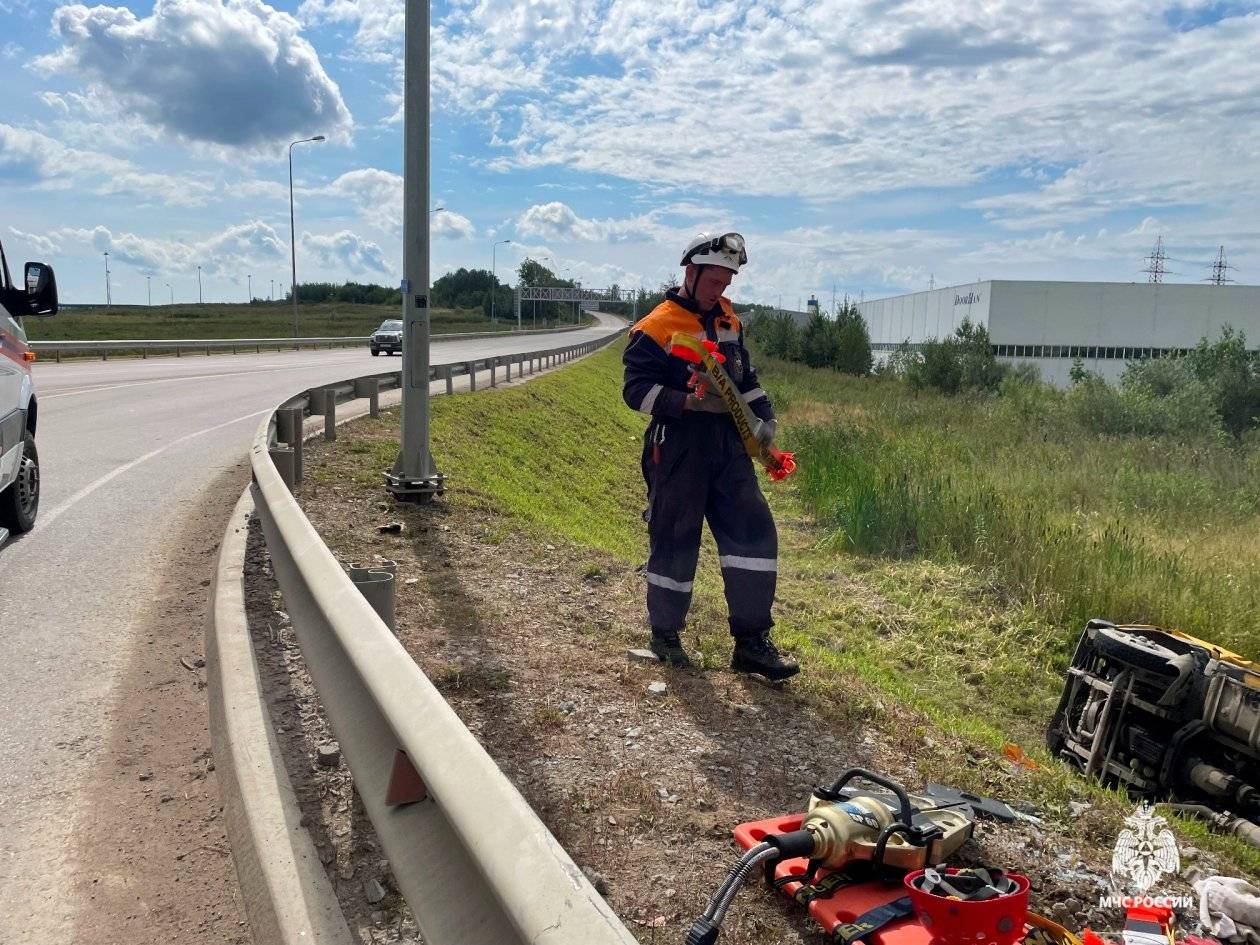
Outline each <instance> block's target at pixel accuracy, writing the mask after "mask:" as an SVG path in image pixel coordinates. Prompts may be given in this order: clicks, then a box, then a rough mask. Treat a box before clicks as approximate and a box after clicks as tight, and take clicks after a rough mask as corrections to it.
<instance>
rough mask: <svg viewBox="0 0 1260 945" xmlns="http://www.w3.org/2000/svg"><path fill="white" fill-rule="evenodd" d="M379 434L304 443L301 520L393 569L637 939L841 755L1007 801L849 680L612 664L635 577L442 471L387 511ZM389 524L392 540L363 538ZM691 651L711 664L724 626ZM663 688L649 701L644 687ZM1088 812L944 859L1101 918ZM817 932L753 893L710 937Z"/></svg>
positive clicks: (426, 629) (782, 938) (1103, 846)
mask: <svg viewBox="0 0 1260 945" xmlns="http://www.w3.org/2000/svg"><path fill="white" fill-rule="evenodd" d="M389 435H390V425H389V424H388V423H385V424H379V425H375V426H372V425H365V426H363V427H361V428H357V429H356V428H355V427H351V428H350V429H348V430H347V431H346V433H345V435H343V437H342V438H341V440H340V441H339V442H338V443H336V444H323V443H318V444H312V446H311V448H310V450H309V453H308V457H309V459H308V464H309V468H311V469H312V470H316V469H317V470H318V475H312V476H311V478H310V479H308V480H307V482H306V483H305V484H304V485H303V486H302V487H301V488H300V489H299V493H298V494H299V498H300V500H301V502H302V504H303V506H304V508H305V509H306V511H307V514H308V515H309V516H310V518H311V520H312V522H313V523H314V524H315V526H316V528H317V529H318V530H319V532H320V534H321V535H322V536H323V538H324V540H325V541H326V542H327V544H328V545H329V547H330V548H332V549H333V551H334V553H335V554H336V555H337V556H338V557H339V558H340V559H341V560H342V561H344V562H346V563H350V562H364V561H371V560H373V559H374V558H375V557H377V556H379V557H382V558H389V559H393V560H395V561H397V562H398V614H399V619H398V623H399V635H400V638H401V640H402V641H403V643H404V644H405V645H406V647H407V649H408V651H409V652H410V653H411V654H412V656H413V657H414V658H415V659H416V661H417V663H418V664H419V665H420V667H421V668H422V669H423V670H424V672H425V673H426V674H427V675H428V676H429V677H430V678H431V679H432V680H434V682H435V683H436V684H437V685H438V686H439V688H440V689H441V690H442V691H443V693H444V694H445V695H446V697H447V699H448V700H449V701H450V703H451V704H452V706H453V707H454V708H455V709H456V711H457V712H458V713H459V715H460V717H461V718H462V719H463V720H464V721H465V723H466V724H467V725H468V727H469V728H470V729H471V730H472V731H473V733H474V734H475V735H476V736H477V737H478V739H480V740H481V742H482V743H483V744H484V745H485V747H486V749H487V750H488V751H489V752H490V754H491V755H492V756H493V757H494V758H495V759H496V761H497V762H498V763H499V765H500V766H501V767H502V769H503V770H504V772H505V773H506V774H507V776H508V777H509V778H510V779H511V780H512V781H513V782H514V783H515V784H516V785H517V787H518V788H519V789H520V790H521V792H522V794H523V795H524V796H525V797H526V799H527V800H528V801H529V802H530V804H531V805H533V807H534V808H535V810H537V811H538V813H539V815H540V816H541V817H542V819H543V820H544V821H545V822H546V823H547V825H548V826H549V827H550V829H551V830H552V831H553V833H555V835H556V836H557V838H558V839H559V840H560V841H561V843H563V844H564V846H565V847H566V848H567V849H568V850H569V851H570V853H571V854H572V855H573V857H574V859H575V860H576V861H577V862H578V863H579V864H580V865H582V866H584V867H586V868H588V869H589V870H590V871H591V875H593V876H595V877H597V879H598V881H599V887H600V888H601V891H603V890H605V889H606V896H607V898H608V900H609V902H610V903H611V904H612V906H613V908H614V909H615V910H616V911H617V913H618V914H619V915H620V916H621V917H622V918H623V920H624V921H625V922H626V923H627V924H628V925H629V926H630V927H631V928H632V929H636V930H638V934H639V935H640V937H641V938H642V939H643V940H644V941H661V942H665V941H678V940H681V938H682V936H683V935H684V933H685V930H686V928H687V927H688V925H689V924H690V921H691V919H692V918H693V917H694V916H695V915H697V914H698V913H699V912H700V911H701V910H702V909H703V907H704V904H705V902H706V900H707V896H708V895H709V893H710V892H711V891H712V889H713V888H714V887H715V886H716V885H717V884H718V883H719V882H720V880H721V878H722V876H723V875H724V873H725V871H726V869H727V867H728V865H729V864H730V862H731V861H732V859H733V856H734V854H735V847H734V844H733V842H732V840H731V836H730V830H731V828H732V827H733V826H734V825H735V824H738V823H740V822H744V821H750V820H756V819H760V818H763V817H768V816H772V815H778V814H783V813H786V812H793V811H799V810H800V809H802V807H803V806H804V804H805V802H806V799H807V797H808V794H809V791H810V789H811V788H812V787H814V786H815V785H817V784H820V783H823V782H827V781H830V780H831V779H832V778H833V777H834V776H835V774H836V773H837V772H839V771H840V770H841V769H843V768H845V767H847V766H850V765H862V766H865V767H869V768H873V769H875V770H878V771H882V772H885V773H887V774H889V775H891V776H893V777H894V778H897V779H899V780H901V781H903V782H904V783H906V784H907V785H908V786H909V787H910V788H911V789H915V788H919V787H922V785H923V784H924V782H926V781H928V780H940V777H939V775H940V774H941V773H942V772H943V771H948V770H957V769H958V767H959V766H962V767H965V768H969V769H974V771H975V773H976V777H975V778H973V779H972V780H973V781H979V782H983V783H985V784H989V785H991V786H992V787H994V788H996V789H1000V793H1002V794H1003V795H1004V797H1005V799H1007V800H1015V799H1017V798H1018V797H1019V793H1018V792H1019V791H1020V787H1021V783H1022V781H1021V778H1022V774H1021V770H1020V769H1019V768H1018V767H1016V766H1014V765H1011V764H1010V763H1009V762H1007V761H1005V760H1003V759H1001V758H994V757H990V756H987V755H986V754H985V753H983V752H981V751H979V750H977V749H975V748H974V747H972V746H969V745H968V744H967V743H966V742H965V741H964V740H963V739H961V738H959V737H954V736H951V735H950V734H948V733H944V732H940V731H935V730H933V731H930V732H929V733H927V734H924V732H925V721H924V719H923V718H921V717H919V716H917V715H915V714H914V713H912V712H909V711H908V710H906V709H904V708H902V707H899V706H897V705H891V704H887V703H886V702H885V701H882V700H880V699H878V698H872V697H871V694H870V692H869V691H868V690H867V689H866V687H864V686H863V685H862V683H861V681H860V680H859V679H856V678H839V679H827V680H820V679H813V678H811V674H810V669H809V667H806V671H805V673H803V674H802V677H801V680H800V682H797V683H793V684H792V685H790V686H788V687H785V688H782V689H773V688H770V687H767V686H764V685H761V684H759V683H757V682H753V681H750V680H748V679H746V678H743V677H739V676H736V675H734V674H731V673H730V672H728V671H726V670H725V669H721V668H709V669H706V671H705V672H703V674H701V675H696V676H692V675H687V674H681V673H676V672H672V671H669V670H666V669H663V668H661V667H660V666H659V665H656V664H644V663H640V662H635V661H633V660H631V659H628V658H627V648H628V647H631V646H641V645H642V644H643V642H644V634H645V633H646V629H645V627H644V623H643V602H642V597H643V590H644V585H643V583H642V580H641V578H640V576H639V575H638V573H637V572H636V570H635V569H634V568H633V567H631V566H628V565H626V564H625V563H624V562H622V561H620V560H618V559H616V558H614V557H612V556H610V555H607V554H604V553H602V552H596V551H591V550H589V549H586V548H583V547H580V546H578V545H574V544H572V543H565V542H562V541H560V540H558V539H556V540H550V541H549V540H546V538H543V537H539V536H538V532H537V530H526V529H522V528H520V527H517V526H516V525H514V523H513V522H512V521H510V520H507V519H505V518H504V517H503V516H501V515H500V514H498V513H497V511H496V510H495V507H494V501H493V497H492V496H487V495H480V494H477V493H475V492H472V491H470V490H465V489H462V488H461V487H460V486H459V485H458V480H457V479H456V480H454V481H453V486H452V488H451V490H450V491H449V492H448V494H447V496H446V497H445V498H444V499H442V500H441V501H439V502H437V503H435V504H434V505H432V506H428V507H398V506H395V505H393V504H392V503H387V502H386V501H385V497H384V493H383V491H382V489H380V488H379V487H377V486H375V485H371V484H367V481H366V480H365V479H364V477H363V469H362V465H363V458H364V454H365V453H369V452H371V449H370V447H371V445H372V442H371V441H372V440H373V439H374V438H376V439H380V438H384V437H388V436H389ZM356 475H357V476H359V477H360V479H361V481H362V483H363V484H355V483H353V482H352V480H353V478H354V476H356ZM393 521H398V522H401V523H402V525H403V530H402V533H401V534H400V535H391V534H378V531H377V529H378V526H380V525H382V524H385V523H387V522H393ZM779 528H780V534H781V536H782V540H783V542H784V543H785V545H786V546H791V545H793V544H796V545H798V546H800V545H808V544H809V543H810V542H812V541H814V539H815V536H813V535H812V533H811V526H810V523H809V522H808V521H806V520H804V519H803V518H795V519H793V518H791V517H786V518H785V517H783V516H780V520H779ZM712 557H713V554H712V548H711V547H708V545H707V544H706V549H705V552H704V555H703V558H702V560H703V563H702V568H701V572H700V575H699V582H700V583H702V584H706V583H707V584H708V585H711V587H710V588H709V592H710V593H709V594H708V597H707V598H705V600H699V601H697V604H698V612H699V618H700V619H702V620H705V621H708V622H709V623H712V624H714V625H715V626H718V617H719V616H720V615H719V613H718V611H717V609H715V605H714V601H713V597H714V593H715V591H714V589H715V588H719V587H720V585H719V584H718V583H717V581H718V578H717V571H716V568H715V567H714V566H713V562H712V560H711V559H712ZM785 558H786V559H788V560H790V556H785ZM785 577H786V578H787V580H785V581H784V587H785V589H786V592H787V597H786V598H784V597H782V596H781V600H780V606H783V607H788V608H791V607H794V606H804V605H805V603H804V602H805V601H807V600H809V599H817V598H816V593H817V592H818V590H819V589H818V588H813V589H812V592H811V593H813V594H814V595H815V596H813V597H803V598H802V599H798V600H793V599H792V596H791V595H792V593H793V591H792V588H793V587H794V586H796V585H799V584H800V582H805V581H815V582H817V581H830V582H833V583H835V582H839V584H841V585H843V584H844V583H845V582H849V581H852V580H853V578H852V576H849V575H843V574H839V573H833V574H830V575H829V576H828V575H813V574H810V573H805V572H801V573H797V574H789V575H786V576H785ZM716 593H717V597H718V598H720V592H716ZM868 603H869V606H871V607H876V608H877V607H879V606H881V604H880V601H879V600H878V599H876V598H873V597H872V598H871V599H870V600H869V601H868ZM695 642H698V643H700V644H701V646H702V649H704V650H705V652H706V657H707V659H706V662H707V664H708V665H709V666H710V667H713V666H715V665H719V661H720V659H722V658H723V656H724V654H725V653H726V650H725V643H724V642H723V640H722V633H721V630H720V629H718V630H715V629H712V628H710V629H709V630H707V631H705V636H704V639H703V640H701V641H695ZM657 681H663V682H665V683H666V686H667V692H666V693H665V695H664V696H662V697H657V696H653V695H652V694H650V693H649V691H648V687H649V685H650V684H651V683H653V682H657ZM1104 824H1105V821H1103V820H1102V819H1101V818H1099V819H1097V820H1096V819H1095V814H1094V812H1092V811H1089V810H1086V811H1084V812H1083V813H1082V814H1081V815H1080V816H1079V819H1074V820H1072V821H1071V822H1070V823H1068V824H1060V823H1056V822H1054V821H1047V822H1046V823H1045V824H1043V825H1041V826H1035V825H1032V824H1028V823H1021V824H1016V825H997V824H994V823H991V822H982V823H981V824H980V825H979V826H978V829H977V840H976V841H975V842H974V843H973V844H971V845H969V846H968V847H967V848H965V855H964V856H962V857H960V859H963V860H967V861H970V862H974V863H986V864H992V865H1001V866H1003V867H1006V868H1008V869H1013V870H1017V871H1019V872H1023V873H1025V874H1027V875H1028V876H1029V877H1030V878H1031V879H1032V881H1033V891H1032V903H1033V907H1034V908H1035V909H1037V910H1038V911H1041V912H1043V913H1044V914H1047V915H1050V916H1052V917H1055V918H1058V919H1060V920H1061V921H1064V922H1065V923H1066V924H1068V925H1069V926H1071V927H1073V928H1079V927H1080V926H1081V925H1083V924H1084V923H1085V922H1086V921H1090V920H1092V921H1094V923H1095V927H1101V928H1114V927H1118V917H1116V916H1114V915H1102V914H1099V912H1098V910H1097V900H1098V896H1099V895H1100V893H1101V892H1103V891H1104V888H1105V885H1106V875H1107V868H1108V865H1109V858H1110V850H1111V846H1112V845H1113V844H1114V839H1115V838H1114V835H1112V836H1106V835H1104V834H1105V833H1106V832H1107V831H1106V830H1105V829H1103V825H1104ZM365 940H366V941H372V940H375V939H372V938H365ZM820 940H821V936H820V935H819V934H818V933H817V932H816V929H815V927H814V926H813V925H812V924H811V923H810V922H808V921H807V920H806V918H805V917H804V912H803V910H800V909H799V908H797V907H795V906H790V905H788V904H787V903H786V900H780V899H778V898H776V897H773V896H771V895H770V894H768V893H767V892H765V891H764V890H761V889H755V888H750V889H748V890H746V891H744V893H743V894H742V895H741V896H740V898H739V899H738V900H737V901H736V905H735V907H734V908H733V909H732V911H731V915H730V918H729V919H728V921H727V925H726V926H725V932H724V941H729V942H744V943H759V942H767V943H768V942H814V941H820Z"/></svg>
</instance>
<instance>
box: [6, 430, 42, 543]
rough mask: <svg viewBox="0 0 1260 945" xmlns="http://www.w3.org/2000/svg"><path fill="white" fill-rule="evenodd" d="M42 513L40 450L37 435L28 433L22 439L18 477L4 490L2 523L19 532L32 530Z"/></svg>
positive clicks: (12, 530) (16, 532)
mask: <svg viewBox="0 0 1260 945" xmlns="http://www.w3.org/2000/svg"><path fill="white" fill-rule="evenodd" d="M38 512H39V451H38V450H36V449H35V437H33V436H31V434H29V433H28V434H26V437H25V438H24V439H23V440H22V458H21V460H19V461H18V474H17V479H16V480H15V481H14V483H13V485H11V486H9V488H7V489H5V490H4V492H2V493H0V525H3V526H4V527H5V528H7V529H8V530H9V531H11V532H13V534H15V535H18V534H21V533H22V532H29V531H30V530H31V529H32V528H34V527H35V515H36V514H37V513H38Z"/></svg>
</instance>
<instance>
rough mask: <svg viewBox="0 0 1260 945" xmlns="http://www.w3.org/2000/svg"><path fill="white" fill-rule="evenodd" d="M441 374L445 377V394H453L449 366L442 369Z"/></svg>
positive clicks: (453, 383) (452, 381)
mask: <svg viewBox="0 0 1260 945" xmlns="http://www.w3.org/2000/svg"><path fill="white" fill-rule="evenodd" d="M442 373H443V374H444V375H445V376H446V392H447V393H448V394H453V393H455V382H454V380H452V378H451V366H450V365H449V364H448V365H446V367H445V368H443V369H442Z"/></svg>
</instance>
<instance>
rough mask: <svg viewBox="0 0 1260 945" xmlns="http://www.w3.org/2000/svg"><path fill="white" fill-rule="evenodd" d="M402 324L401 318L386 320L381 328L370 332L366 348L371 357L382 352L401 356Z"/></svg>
mask: <svg viewBox="0 0 1260 945" xmlns="http://www.w3.org/2000/svg"><path fill="white" fill-rule="evenodd" d="M402 335H403V323H402V319H401V318H387V319H385V321H383V322H381V327H380V328H378V329H376V331H374V332H372V337H371V338H369V339H368V347H369V348H371V349H372V357H376V356H377V355H379V354H380V353H381V352H382V351H384V352H385V353H386V354H402Z"/></svg>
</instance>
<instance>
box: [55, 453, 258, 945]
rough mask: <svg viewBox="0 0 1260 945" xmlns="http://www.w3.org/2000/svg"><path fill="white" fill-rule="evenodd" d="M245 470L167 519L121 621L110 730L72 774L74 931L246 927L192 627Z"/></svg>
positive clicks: (89, 937) (223, 933)
mask: <svg viewBox="0 0 1260 945" xmlns="http://www.w3.org/2000/svg"><path fill="white" fill-rule="evenodd" d="M247 481H248V473H247V471H246V470H245V468H244V465H243V464H242V465H241V466H240V467H238V468H237V469H234V470H231V471H229V472H227V473H225V474H223V475H222V476H220V477H219V478H218V479H217V480H216V481H215V482H214V484H213V485H212V486H211V487H210V489H208V490H207V492H206V495H205V496H204V497H203V500H202V501H200V502H198V503H194V504H193V506H191V507H190V511H189V512H188V513H187V514H186V515H185V516H184V517H183V518H182V520H181V521H180V522H179V524H178V526H177V527H176V528H174V529H172V531H171V534H170V536H169V538H168V539H167V542H166V547H165V549H164V551H163V553H162V554H161V555H158V556H155V560H158V561H161V562H162V564H161V569H162V579H161V580H160V581H159V582H157V584H158V587H159V588H160V591H159V593H158V596H157V597H156V598H155V599H154V600H153V602H152V603H151V604H150V606H149V608H148V610H147V612H146V613H145V615H144V617H143V620H142V623H141V626H139V627H137V628H136V630H135V633H134V639H135V641H136V643H135V646H134V648H133V650H132V652H131V655H130V660H129V663H128V666H127V671H126V673H125V675H124V676H123V678H122V679H121V681H120V684H119V686H118V687H117V692H119V693H120V694H121V695H120V697H119V699H118V701H117V702H116V703H114V704H113V705H109V706H102V708H101V711H102V713H103V714H104V715H105V716H106V718H107V719H108V720H109V723H110V735H109V738H108V739H107V741H106V744H105V745H104V747H103V748H102V750H101V751H100V753H99V755H98V758H97V761H96V765H95V769H94V771H93V773H92V775H91V777H90V779H89V781H88V783H87V784H85V785H84V788H83V791H84V794H85V795H86V796H88V797H91V798H92V803H91V805H90V810H91V816H90V817H86V818H84V819H83V820H82V821H81V822H80V823H78V824H76V826H75V841H76V846H77V857H76V885H78V886H81V888H83V889H84V890H86V892H85V893H84V896H83V905H82V907H81V910H80V913H79V915H78V918H77V922H76V932H75V937H74V941H75V943H76V945H116V943H119V942H128V943H134V945H146V943H153V945H159V943H160V945H210V943H215V945H220V943H223V945H233V943H241V945H243V943H247V942H249V941H251V938H250V933H249V927H248V925H247V923H246V918H245V910H244V904H243V903H242V901H241V894H240V889H239V886H238V883H237V878H236V869H235V864H234V862H233V859H232V852H231V849H230V847H229V845H228V840H227V834H226V827H225V824H224V820H223V805H222V803H221V802H220V800H219V787H218V781H217V774H216V773H215V770H214V762H213V758H212V756H211V753H210V733H209V727H208V725H209V708H208V704H207V698H206V682H205V669H204V667H205V660H204V658H203V652H204V651H203V635H204V630H205V621H206V614H207V607H208V603H209V602H208V595H209V587H210V581H211V578H212V576H213V573H214V567H215V564H216V561H217V557H218V550H219V539H220V536H221V535H222V533H223V521H224V519H225V517H226V515H227V512H228V510H230V509H231V508H232V505H233V504H234V503H235V502H236V500H237V498H238V497H239V496H240V494H241V489H243V488H244V486H245V484H246V482H247Z"/></svg>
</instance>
